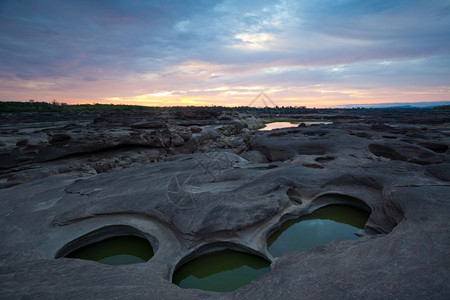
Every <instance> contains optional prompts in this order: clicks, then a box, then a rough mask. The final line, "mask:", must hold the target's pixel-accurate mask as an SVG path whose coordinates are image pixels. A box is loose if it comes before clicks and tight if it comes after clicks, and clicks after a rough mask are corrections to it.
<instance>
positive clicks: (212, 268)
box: [172, 251, 270, 292]
mask: <svg viewBox="0 0 450 300" xmlns="http://www.w3.org/2000/svg"><path fill="white" fill-rule="evenodd" d="M269 271H270V264H269V262H268V261H267V260H265V259H263V258H261V257H259V256H256V255H252V254H249V253H244V252H238V251H221V252H215V253H211V254H207V255H204V256H201V257H198V258H196V259H193V260H191V261H189V262H187V263H186V264H184V265H182V266H181V267H180V268H178V269H177V270H176V271H175V273H174V275H173V280H172V281H173V283H175V284H177V285H178V286H180V287H182V288H195V289H201V290H206V291H216V292H230V291H234V290H235V289H237V288H239V287H241V286H243V285H246V284H248V283H250V282H251V281H252V280H253V279H255V278H256V277H259V276H261V275H262V274H264V273H267V272H269Z"/></svg>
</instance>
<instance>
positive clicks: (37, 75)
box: [0, 0, 450, 107]
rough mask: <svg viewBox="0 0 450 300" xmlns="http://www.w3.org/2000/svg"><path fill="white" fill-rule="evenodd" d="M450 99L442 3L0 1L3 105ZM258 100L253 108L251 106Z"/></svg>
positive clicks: (449, 14) (449, 26) (446, 12)
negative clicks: (261, 97)
mask: <svg viewBox="0 0 450 300" xmlns="http://www.w3.org/2000/svg"><path fill="white" fill-rule="evenodd" d="M261 92H264V93H265V94H266V95H267V96H269V97H270V98H271V99H272V101H273V102H274V103H276V104H277V105H279V106H289V105H291V106H303V105H304V106H307V107H334V106H339V105H348V104H368V103H387V102H419V101H421V102H423V101H445V100H450V0H423V1H416V0H398V1H395V0H390V1H385V0H379V1H376V0H364V1H363V0H361V1H355V0H302V1H294V0H292V1H287V0H278V1H277V0H270V1H265V0H253V1H248V0H236V1H235V0H218V1H213V0H204V1H202V0H195V1H190V0H185V1H170V0H166V1H163V0H158V1H156V0H155V1H153V0H149V1H144V0H141V1H139V0H124V1H118V0H97V1H94V0H91V1H87V0H76V1H71V0H61V1H57V0H34V1H28V0H20V1H19V0H0V101H28V100H29V99H34V100H36V101H53V100H56V101H58V102H65V103H69V104H74V103H113V104H137V105H158V106H176V105H182V106H184V105H202V106H203V105H225V106H240V105H249V104H250V103H252V101H253V100H254V99H255V97H257V96H258V95H259V94H260V93H261ZM257 104H258V103H255V104H254V105H257Z"/></svg>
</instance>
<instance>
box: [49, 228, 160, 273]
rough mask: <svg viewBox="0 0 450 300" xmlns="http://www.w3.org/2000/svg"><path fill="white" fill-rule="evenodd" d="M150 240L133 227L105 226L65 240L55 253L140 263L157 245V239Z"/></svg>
mask: <svg viewBox="0 0 450 300" xmlns="http://www.w3.org/2000/svg"><path fill="white" fill-rule="evenodd" d="M151 242H152V243H151ZM151 242H150V241H149V239H147V237H146V235H145V234H144V233H143V232H141V231H139V230H138V229H136V228H133V227H130V226H125V225H113V226H106V227H103V228H100V229H97V230H94V231H92V232H90V233H88V234H85V235H83V236H81V237H79V238H77V239H75V240H73V241H72V242H70V243H68V244H66V245H65V246H64V247H63V248H61V249H60V250H59V251H58V253H57V254H56V255H55V257H56V258H58V257H66V258H78V259H85V260H92V261H96V262H99V263H102V264H108V265H127V264H136V263H143V262H146V261H148V260H149V259H150V258H152V257H153V255H154V250H153V249H154V248H153V246H152V245H155V246H156V240H152V241H151Z"/></svg>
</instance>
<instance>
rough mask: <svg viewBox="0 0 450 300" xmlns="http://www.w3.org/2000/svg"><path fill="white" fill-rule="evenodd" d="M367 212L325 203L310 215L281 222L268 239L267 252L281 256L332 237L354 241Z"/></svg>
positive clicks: (362, 226)
mask: <svg viewBox="0 0 450 300" xmlns="http://www.w3.org/2000/svg"><path fill="white" fill-rule="evenodd" d="M368 218H369V213H368V212H366V211H365V210H362V209H359V208H356V207H352V206H346V205H329V206H326V207H323V208H320V209H318V210H316V211H315V212H313V213H312V214H310V215H307V216H304V217H301V218H299V219H295V220H290V221H287V222H285V223H284V224H283V225H282V226H281V228H280V230H278V231H277V232H275V233H274V234H273V235H272V236H271V237H270V238H269V240H268V242H267V244H268V247H269V252H270V253H271V254H272V255H273V256H275V257H276V256H282V255H283V254H285V253H287V252H290V251H295V250H296V251H302V250H306V249H309V248H313V247H316V246H321V245H325V244H328V243H330V242H332V241H333V240H336V239H348V240H355V239H357V238H358V236H357V235H355V233H356V232H357V231H359V230H361V229H362V228H364V225H365V223H366V222H367V219H368Z"/></svg>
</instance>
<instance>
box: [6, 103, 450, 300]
mask: <svg viewBox="0 0 450 300" xmlns="http://www.w3.org/2000/svg"><path fill="white" fill-rule="evenodd" d="M427 113H431V112H423V114H424V115H426V114H427ZM226 116H230V115H226ZM231 116H232V118H231V119H227V118H223V120H218V116H216V115H211V114H207V113H205V115H204V116H202V119H201V120H196V119H195V118H194V117H192V116H191V112H186V113H179V115H177V117H178V118H179V119H180V122H179V123H177V122H176V121H174V120H172V119H170V118H168V119H167V120H166V121H164V120H162V121H161V120H160V121H158V120H156V121H155V120H153V121H149V120H147V121H146V120H140V119H139V118H132V120H126V118H122V119H120V124H119V123H117V124H116V123H109V121H105V119H95V120H87V121H84V123H83V122H79V123H75V124H67V123H60V124H57V125H54V124H53V125H52V126H50V127H49V126H48V124H46V125H45V126H42V125H43V124H41V125H40V126H39V127H34V128H30V127H29V126H28V127H27V126H25V125H23V124H21V125H18V124H12V125H8V126H10V128H16V129H15V130H16V131H14V130H13V129H8V130H6V129H3V131H2V132H3V133H2V140H1V142H2V146H1V147H2V149H3V150H2V153H3V154H2V162H1V167H2V169H3V170H2V174H1V176H2V177H1V180H2V181H1V183H2V189H0V199H1V203H2V209H1V210H0V238H1V240H2V243H1V244H0V292H1V298H5V299H10V298H27V297H30V298H38V297H41V298H74V299H79V298H89V299H104V298H117V299H118V298H130V297H131V298H142V299H144V298H145V299H148V298H162V299H166V298H168V299H298V298H308V299H309V298H311V299H341V298H349V299H354V298H365V299H366V298H367V299H384V298H398V299H415V298H423V299H447V298H448V297H450V284H449V283H448V280H447V278H448V270H449V269H450V259H449V254H450V234H449V233H450V225H449V224H448V216H449V214H450V198H449V196H448V195H449V194H450V174H449V172H448V170H450V167H449V166H450V151H449V148H448V146H449V145H450V130H449V128H450V125H449V123H441V124H440V125H439V126H434V125H429V124H428V123H427V122H425V123H420V124H418V125H417V124H416V121H417V120H427V118H426V117H425V116H420V118H419V116H416V118H413V121H414V124H405V122H403V121H401V120H400V121H399V122H397V123H396V121H398V119H396V118H395V117H393V116H390V115H389V116H382V117H379V118H378V119H379V120H389V122H386V124H379V122H377V123H372V122H368V121H366V120H359V121H358V122H357V123H348V122H342V123H339V122H335V123H333V124H332V125H320V126H314V127H298V128H287V129H279V130H273V131H269V132H254V131H250V130H248V127H249V124H248V123H247V122H246V121H245V120H246V119H245V118H240V117H239V116H238V115H231ZM97 117H98V118H100V116H97ZM429 118H432V117H429ZM117 119H118V120H119V118H117ZM336 120H337V121H338V119H335V121H336ZM343 120H347V118H343ZM197 121H201V122H209V124H208V125H204V124H203V125H202V124H200V123H201V122H197ZM184 122H186V124H184ZM216 122H217V123H216ZM221 122H222V123H221ZM181 123H183V124H184V125H181ZM194 123H196V124H194ZM124 124H125V125H124ZM374 124H375V125H374ZM394 125H395V126H394ZM193 126H195V127H193ZM193 128H195V129H193ZM199 129H201V130H199ZM333 203H340V204H348V205H354V206H358V207H361V208H364V209H366V210H368V211H370V217H369V220H368V222H367V223H366V226H365V228H364V230H363V231H361V232H360V233H359V235H361V237H360V238H359V239H358V240H355V241H345V240H337V241H334V242H332V243H330V244H328V245H325V246H321V247H316V248H312V249H309V250H307V251H302V252H299V251H297V252H296V251H294V252H291V253H288V254H286V255H283V256H282V257H273V256H272V255H271V254H270V253H269V252H268V250H267V245H266V244H267V242H266V240H267V237H268V236H269V235H270V234H271V233H272V232H274V231H275V230H276V229H277V228H278V227H279V226H280V224H281V223H283V222H284V221H285V220H286V219H289V218H292V217H295V216H300V215H303V214H306V213H309V212H312V211H314V210H315V209H317V208H319V207H322V206H324V205H328V204H333ZM123 226H128V227H132V228H136V229H137V230H139V231H140V232H143V233H144V234H145V235H148V236H149V237H151V239H152V241H153V245H154V248H155V249H154V250H155V256H154V257H153V258H152V259H150V260H149V261H148V262H147V263H142V264H135V265H125V266H107V265H101V264H98V263H95V262H91V261H83V260H76V259H68V258H64V257H60V255H59V253H60V252H59V251H60V250H61V249H63V248H64V247H65V246H66V245H68V244H69V243H71V242H73V241H75V240H77V239H78V238H79V237H81V236H84V235H85V234H88V233H90V232H93V231H95V230H98V229H101V228H103V227H108V228H109V227H110V228H112V229H111V230H112V232H114V230H115V229H114V228H116V230H117V231H118V232H119V231H120V228H122V227H123ZM217 243H220V244H221V245H227V244H229V245H232V244H233V245H236V244H238V245H242V247H243V249H251V251H253V252H255V253H258V254H260V255H261V256H263V257H266V258H267V259H268V260H269V261H270V262H271V269H272V270H271V272H269V273H267V274H266V275H264V276H262V277H260V278H257V279H255V280H254V281H253V282H252V283H251V284H249V285H246V286H243V287H241V288H239V289H237V290H236V291H234V292H231V293H214V292H206V291H201V290H193V289H192V290H189V289H182V288H179V287H178V286H176V285H174V284H172V283H171V276H172V274H173V271H174V270H175V268H176V267H177V265H178V264H179V262H180V261H182V260H183V258H185V257H187V256H188V255H190V254H191V253H193V252H194V251H195V250H196V249H199V248H200V247H206V248H207V247H208V245H211V247H212V245H215V244H217Z"/></svg>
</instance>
